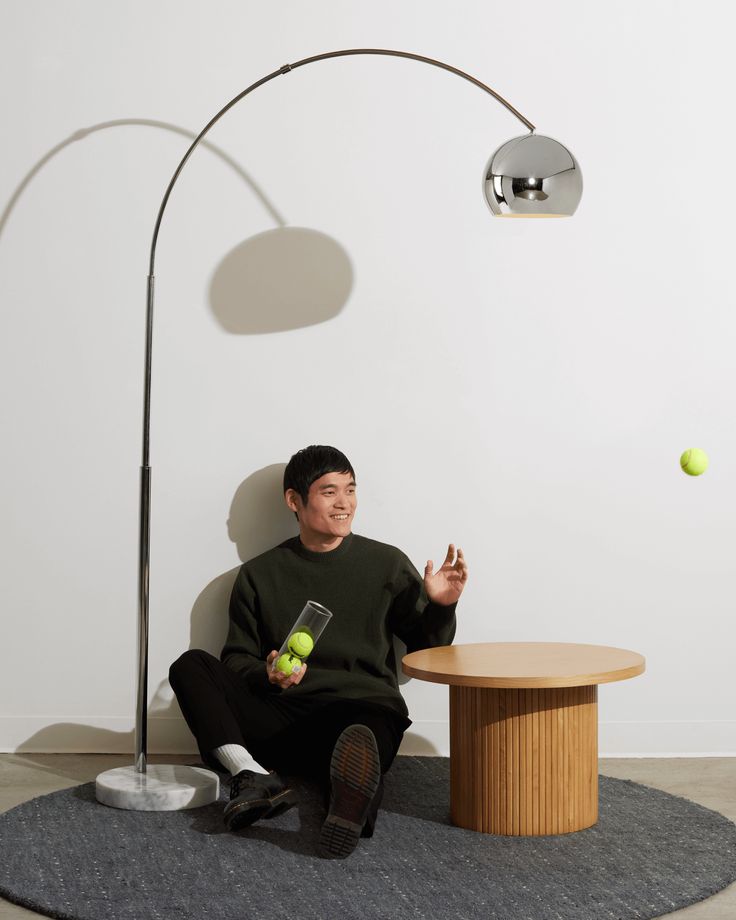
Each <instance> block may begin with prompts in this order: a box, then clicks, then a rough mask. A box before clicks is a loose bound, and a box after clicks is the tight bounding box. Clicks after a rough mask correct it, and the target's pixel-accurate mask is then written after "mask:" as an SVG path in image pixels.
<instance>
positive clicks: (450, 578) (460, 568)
mask: <svg viewBox="0 0 736 920" xmlns="http://www.w3.org/2000/svg"><path fill="white" fill-rule="evenodd" d="M453 560H454V561H453ZM467 580H468V566H467V563H466V562H465V557H464V556H463V551H462V550H461V549H460V547H458V549H457V558H455V544H454V543H450V545H449V547H448V549H447V555H446V556H445V561H444V562H443V563H442V567H441V568H440V569H439V571H438V572H435V571H434V562H432V560H431V559H428V560H427V565H426V567H425V569H424V589H425V591H426V592H427V597H428V598H429V600H430V601H432V603H434V604H444V605H447V604H454V603H455V602H456V601H457V599H458V598H459V597H460V595H461V594H462V593H463V588H464V587H465V582H466V581H467Z"/></svg>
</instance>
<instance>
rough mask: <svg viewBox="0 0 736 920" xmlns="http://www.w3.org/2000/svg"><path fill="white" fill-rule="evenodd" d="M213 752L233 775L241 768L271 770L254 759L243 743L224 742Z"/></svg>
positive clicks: (264, 771)
mask: <svg viewBox="0 0 736 920" xmlns="http://www.w3.org/2000/svg"><path fill="white" fill-rule="evenodd" d="M212 753H213V754H214V755H215V757H216V758H217V759H218V760H219V761H220V763H221V764H222V765H223V767H225V769H226V770H228V771H229V772H230V773H231V774H232V775H233V776H235V774H236V773H240V771H241V770H252V771H253V773H268V772H269V771H268V770H264V769H263V767H262V766H261V765H260V764H259V763H256V761H255V760H253V758H252V757H251V756H250V754H249V753H248V752H247V751H246V749H245V748H244V747H243V746H242V744H223V745H222V747H218V748H215V749H214V751H213V752H212Z"/></svg>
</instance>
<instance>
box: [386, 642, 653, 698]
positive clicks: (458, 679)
mask: <svg viewBox="0 0 736 920" xmlns="http://www.w3.org/2000/svg"><path fill="white" fill-rule="evenodd" d="M401 665H402V669H403V671H404V673H405V674H408V675H409V676H410V677H418V678H419V679H420V680H428V681H432V682H433V683H437V684H454V685H458V686H463V687H527V688H529V687H583V686H587V685H589V684H606V683H610V682H611V681H614V680H626V679H627V678H628V677H636V675H637V674H641V673H643V671H644V668H645V661H644V657H643V656H642V655H640V654H639V653H638V652H632V651H629V650H628V649H625V648H612V647H610V646H608V645H582V644H578V643H572V642H477V643H473V644H471V645H442V646H439V647H438V648H426V649H422V650H421V651H419V652H411V653H410V654H408V655H405V656H404V657H403V659H402V661H401Z"/></svg>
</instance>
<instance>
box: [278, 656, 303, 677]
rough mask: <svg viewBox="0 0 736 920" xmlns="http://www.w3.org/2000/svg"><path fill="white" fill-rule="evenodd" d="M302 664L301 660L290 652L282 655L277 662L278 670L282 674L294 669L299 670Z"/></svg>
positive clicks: (289, 672)
mask: <svg viewBox="0 0 736 920" xmlns="http://www.w3.org/2000/svg"><path fill="white" fill-rule="evenodd" d="M301 666H302V663H301V661H299V659H298V658H295V657H294V656H293V655H289V654H284V655H281V656H280V658H279V660H278V661H277V662H276V670H277V671H281V672H282V674H291V673H292V671H298V670H299V668H300V667H301Z"/></svg>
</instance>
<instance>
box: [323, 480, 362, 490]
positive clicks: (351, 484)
mask: <svg viewBox="0 0 736 920" xmlns="http://www.w3.org/2000/svg"><path fill="white" fill-rule="evenodd" d="M348 485H349V486H354V485H356V482H355V480H354V479H351V480H350V482H349V483H348ZM336 488H337V485H336V484H335V483H334V482H330V483H328V484H327V485H326V486H320V487H319V490H318V491H319V492H321V491H322V490H323V489H336Z"/></svg>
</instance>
